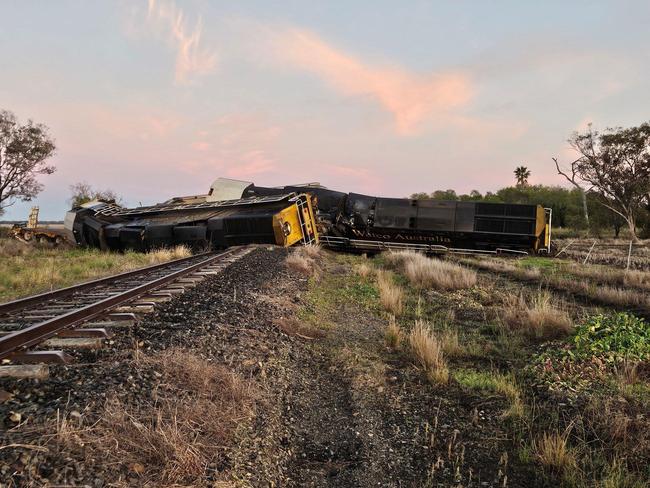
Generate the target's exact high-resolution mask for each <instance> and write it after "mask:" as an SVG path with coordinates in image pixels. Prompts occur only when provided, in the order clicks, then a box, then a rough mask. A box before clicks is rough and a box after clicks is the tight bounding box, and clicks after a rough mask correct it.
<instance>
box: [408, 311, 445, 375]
mask: <svg viewBox="0 0 650 488" xmlns="http://www.w3.org/2000/svg"><path fill="white" fill-rule="evenodd" d="M408 340H409V346H410V351H411V354H412V356H413V358H414V360H415V361H416V362H417V363H418V364H419V365H420V367H422V369H424V371H425V372H426V373H427V377H428V378H429V380H430V381H431V382H432V383H434V384H446V383H447V382H448V381H449V368H448V367H447V362H446V361H445V357H444V352H443V348H442V343H441V342H440V341H439V340H438V339H437V338H436V337H435V335H434V334H433V332H432V331H431V329H430V327H429V326H428V324H427V323H426V322H423V321H421V320H417V321H416V322H415V326H414V327H413V329H411V332H410V334H409V337H408Z"/></svg>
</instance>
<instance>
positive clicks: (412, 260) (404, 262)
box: [386, 251, 476, 290]
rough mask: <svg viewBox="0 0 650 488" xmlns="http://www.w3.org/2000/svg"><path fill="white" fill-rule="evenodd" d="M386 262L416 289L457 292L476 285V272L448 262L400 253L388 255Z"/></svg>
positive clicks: (405, 252)
mask: <svg viewBox="0 0 650 488" xmlns="http://www.w3.org/2000/svg"><path fill="white" fill-rule="evenodd" d="M386 261H387V262H388V263H389V264H391V265H393V266H395V267H398V268H400V269H401V270H402V272H403V273H404V275H405V276H406V277H407V278H408V280H409V281H410V282H411V283H412V284H413V285H415V286H417V287H418V288H435V289H437V290H458V289H462V288H470V287H472V286H474V285H475V284H476V272H475V271H473V270H471V269H468V268H465V267H463V266H460V265H458V264H455V263H451V262H449V261H443V260H441V259H431V258H428V257H426V256H424V255H423V254H419V253H415V252H410V251H402V252H395V253H389V254H388V256H387V257H386Z"/></svg>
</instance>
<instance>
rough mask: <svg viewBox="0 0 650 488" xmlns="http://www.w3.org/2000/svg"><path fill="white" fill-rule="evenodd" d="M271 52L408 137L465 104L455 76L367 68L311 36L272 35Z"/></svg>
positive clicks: (468, 88)
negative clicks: (378, 110) (387, 117)
mask: <svg viewBox="0 0 650 488" xmlns="http://www.w3.org/2000/svg"><path fill="white" fill-rule="evenodd" d="M275 50H276V54H277V55H278V56H280V57H281V58H282V59H284V60H286V61H288V62H289V63H292V64H294V65H296V66H298V67H300V68H302V69H305V70H307V71H310V72H312V73H315V74H316V75H318V76H320V77H322V78H323V79H324V80H326V81H327V82H328V83H329V84H330V85H332V86H333V87H334V88H335V89H337V90H339V91H340V92H341V93H343V94H345V95H348V96H366V97H370V98H372V99H374V100H375V101H377V102H378V103H379V104H380V105H381V106H382V107H383V108H384V109H385V110H387V111H388V112H390V113H391V114H392V116H393V119H394V123H395V128H396V130H397V132H398V133H400V134H411V133H413V132H415V131H416V130H417V129H418V126H419V125H420V124H421V123H422V122H424V121H425V120H426V119H429V118H431V117H433V116H438V117H440V116H442V115H443V114H447V113H449V112H450V111H451V110H452V109H456V108H459V107H463V106H465V105H466V104H467V103H468V102H469V101H470V99H471V97H472V94H473V91H474V90H473V87H472V84H471V83H470V80H469V78H468V77H467V76H466V75H465V74H463V73H459V72H445V73H434V74H430V75H419V74H415V73H411V72H409V71H407V70H405V69H402V68H399V67H377V66H371V65H369V64H366V63H364V62H362V61H360V60H358V59H356V58H354V57H353V56H351V55H348V54H346V53H345V52H343V51H341V50H339V49H336V48H335V47H333V46H331V45H329V44H327V43H326V42H325V41H324V40H322V39H320V38H319V37H318V36H316V35H315V34H313V33H311V32H309V31H305V30H300V29H288V30H285V31H283V32H281V33H280V34H279V35H277V36H275Z"/></svg>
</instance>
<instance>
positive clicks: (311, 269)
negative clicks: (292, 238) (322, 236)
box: [284, 246, 322, 276]
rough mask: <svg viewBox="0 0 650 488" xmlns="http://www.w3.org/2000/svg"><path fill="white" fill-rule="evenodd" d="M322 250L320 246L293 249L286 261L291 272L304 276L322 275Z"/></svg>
mask: <svg viewBox="0 0 650 488" xmlns="http://www.w3.org/2000/svg"><path fill="white" fill-rule="evenodd" d="M321 259H322V249H321V248H320V246H300V247H296V248H293V249H292V250H291V254H290V255H289V256H288V257H287V258H286V259H285V260H284V263H285V265H286V266H287V268H289V270H290V271H295V272H297V273H299V274H301V275H303V276H318V275H320V271H321V269H320V260H321Z"/></svg>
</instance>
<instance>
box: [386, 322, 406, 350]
mask: <svg viewBox="0 0 650 488" xmlns="http://www.w3.org/2000/svg"><path fill="white" fill-rule="evenodd" d="M384 338H385V340H386V345H387V346H388V347H391V348H393V349H398V348H399V347H400V346H401V344H402V341H403V340H404V332H403V331H402V328H401V327H400V326H399V325H398V324H397V321H396V320H395V317H394V316H391V317H390V320H389V321H388V327H387V328H386V332H385V334H384Z"/></svg>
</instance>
